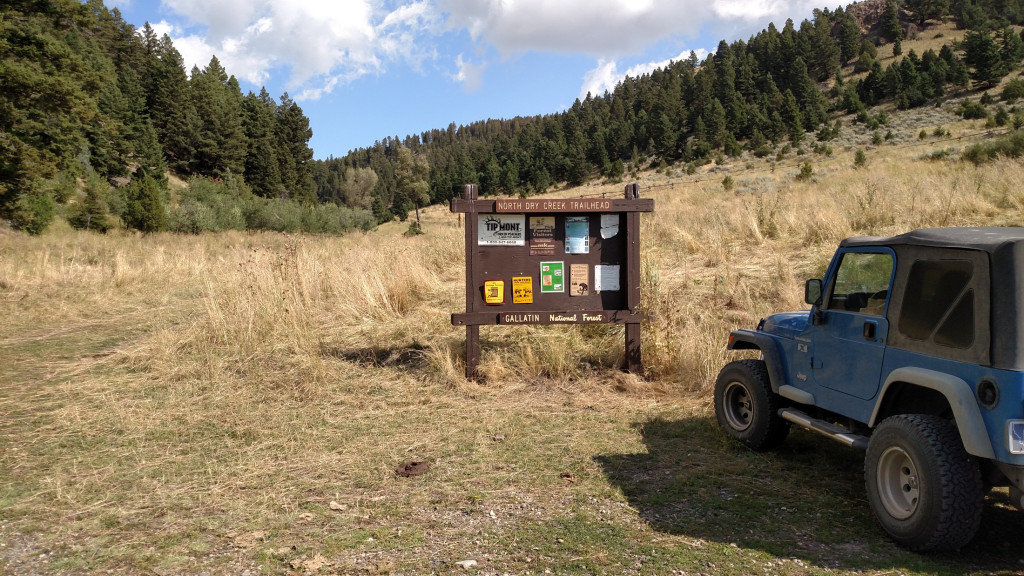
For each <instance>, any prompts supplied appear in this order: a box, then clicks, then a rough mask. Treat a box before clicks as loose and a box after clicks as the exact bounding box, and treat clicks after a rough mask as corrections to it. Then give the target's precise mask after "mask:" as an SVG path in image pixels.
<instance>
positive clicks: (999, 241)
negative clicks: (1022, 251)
mask: <svg viewBox="0 0 1024 576" xmlns="http://www.w3.org/2000/svg"><path fill="white" fill-rule="evenodd" d="M1017 242H1024V228H999V227H989V228H922V229H920V230H913V231H911V232H907V233H906V234H900V235H899V236H889V237H877V236H858V237H855V238H847V239H846V240H843V241H842V242H841V243H840V244H839V245H840V246H844V247H846V246H930V247H936V248H963V249H968V250H982V251H985V252H988V253H990V254H991V253H993V252H995V251H997V250H998V249H999V248H1002V247H1004V246H1006V245H1008V244H1015V243H1017Z"/></svg>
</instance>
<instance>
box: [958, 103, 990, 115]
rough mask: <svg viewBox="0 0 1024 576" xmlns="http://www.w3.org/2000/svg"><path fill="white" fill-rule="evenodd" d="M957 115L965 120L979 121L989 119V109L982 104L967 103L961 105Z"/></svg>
mask: <svg viewBox="0 0 1024 576" xmlns="http://www.w3.org/2000/svg"><path fill="white" fill-rule="evenodd" d="M956 112H957V114H959V115H960V117H961V118H963V119H964V120H979V119H982V118H988V109H987V108H985V106H984V105H983V104H982V103H980V102H974V101H971V100H968V101H965V102H963V103H962V104H960V107H959V108H958V109H957V111H956Z"/></svg>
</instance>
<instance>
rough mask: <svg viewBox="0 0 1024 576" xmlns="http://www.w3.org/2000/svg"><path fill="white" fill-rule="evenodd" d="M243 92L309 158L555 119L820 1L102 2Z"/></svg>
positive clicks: (798, 15)
mask: <svg viewBox="0 0 1024 576" xmlns="http://www.w3.org/2000/svg"><path fill="white" fill-rule="evenodd" d="M106 4H107V6H108V7H110V8H113V7H117V8H118V9H119V10H120V11H121V14H122V16H123V17H124V19H125V20H126V21H128V22H130V23H132V24H134V25H136V26H137V27H139V28H141V27H142V25H143V24H144V23H145V22H147V21H148V22H149V23H150V24H151V25H152V26H153V27H154V28H155V29H156V31H157V32H158V34H164V33H166V34H168V35H170V37H171V39H172V40H173V41H174V45H175V47H176V48H177V49H178V50H179V51H180V52H181V53H182V56H183V57H184V58H185V62H186V67H187V68H188V69H191V67H192V65H193V64H197V65H198V66H199V67H200V68H202V67H204V66H205V65H206V64H207V63H209V61H210V57H211V56H212V55H216V56H217V58H218V59H220V61H221V63H222V64H223V65H224V67H225V68H226V69H227V71H228V74H233V75H234V76H235V77H237V78H238V80H239V82H240V83H241V86H242V91H243V92H248V91H249V90H252V91H254V92H259V89H260V87H261V86H266V88H267V91H268V92H269V93H270V94H271V95H272V96H273V97H274V98H278V97H280V96H281V94H283V93H284V92H288V94H289V95H290V96H291V97H292V98H293V99H294V100H295V101H296V102H298V103H299V105H300V106H301V107H302V109H303V111H304V112H305V113H306V116H307V117H309V119H310V125H311V127H312V128H313V138H312V140H310V146H311V147H312V148H313V151H314V154H315V155H316V157H317V158H321V159H322V158H327V157H329V156H335V157H340V156H344V155H345V154H346V153H347V152H348V151H349V150H351V149H355V148H359V147H367V146H372V145H373V143H374V142H375V141H377V140H382V139H383V138H385V137H387V136H398V137H400V138H403V137H405V136H406V135H407V134H417V133H420V132H423V131H426V130H429V129H431V128H445V127H447V126H448V125H449V124H450V123H452V122H454V123H455V124H457V125H458V124H468V123H470V122H473V121H476V120H485V119H488V118H512V117H515V116H531V115H536V114H548V113H553V112H558V111H561V110H564V109H565V108H567V107H569V106H571V105H572V103H573V101H574V100H575V99H576V98H582V97H584V96H585V95H586V94H587V92H588V91H590V92H592V93H593V94H595V95H599V94H601V93H603V92H604V90H606V89H607V90H611V89H613V88H614V86H615V84H616V83H617V82H618V81H619V80H621V79H622V78H623V77H624V76H625V75H627V74H629V75H631V76H635V75H637V74H640V73H644V72H648V71H650V70H652V69H654V68H655V67H657V66H660V65H664V64H665V63H667V62H668V61H669V60H671V59H679V58H680V57H683V58H685V57H686V56H687V55H689V53H690V51H691V50H692V51H694V52H695V53H696V54H697V55H698V56H699V57H701V58H703V57H704V56H705V55H706V54H707V52H708V51H713V50H714V49H715V48H716V47H717V46H718V42H719V40H722V39H725V40H727V41H730V42H731V41H733V40H736V39H743V40H746V39H748V38H749V37H750V36H751V35H753V34H756V33H757V32H759V31H760V30H762V29H764V28H767V26H768V23H769V22H775V23H776V26H777V27H779V28H781V27H782V25H783V23H784V22H785V21H786V19H787V18H792V19H793V21H794V22H795V23H796V24H798V25H799V22H800V21H801V20H803V19H805V18H808V19H809V18H811V17H812V10H813V9H814V8H821V7H826V6H828V7H830V8H834V7H836V6H839V5H842V4H841V3H833V4H829V3H827V2H825V1H823V0H702V1H700V2H697V1H691V0H335V1H331V0H106Z"/></svg>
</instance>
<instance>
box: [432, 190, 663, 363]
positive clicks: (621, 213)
mask: <svg viewBox="0 0 1024 576" xmlns="http://www.w3.org/2000/svg"><path fill="white" fill-rule="evenodd" d="M639 190H640V189H639V186H638V185H637V184H630V185H628V186H626V190H625V198H622V199H610V198H585V199H579V198H578V199H502V200H480V199H478V198H477V187H476V185H475V184H467V185H466V186H465V188H464V194H463V197H462V198H454V199H452V202H451V211H452V212H455V213H464V214H466V218H465V222H466V230H465V232H466V311H465V313H457V314H452V324H453V325H455V326H465V327H466V376H467V377H468V378H475V377H476V374H477V366H478V364H479V361H480V326H481V325H496V324H606V323H617V324H625V327H626V329H625V333H626V334H625V347H626V368H627V370H629V371H630V372H632V373H634V374H639V373H641V372H642V371H643V364H642V361H641V353H640V324H641V321H642V314H641V313H640V311H639V305H640V213H641V212H653V211H654V200H653V199H649V198H640V197H639Z"/></svg>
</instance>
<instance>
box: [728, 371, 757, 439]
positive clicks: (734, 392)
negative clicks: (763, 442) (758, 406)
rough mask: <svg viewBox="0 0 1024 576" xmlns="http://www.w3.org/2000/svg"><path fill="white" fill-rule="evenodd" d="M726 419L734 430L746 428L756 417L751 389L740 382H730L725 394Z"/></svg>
mask: <svg viewBox="0 0 1024 576" xmlns="http://www.w3.org/2000/svg"><path fill="white" fill-rule="evenodd" d="M723 396H724V397H723V400H724V404H725V419H726V420H728V421H729V426H731V427H732V428H733V429H734V430H740V431H742V430H746V429H747V428H750V423H751V421H752V420H753V419H754V408H753V401H752V399H751V398H750V391H749V390H747V387H746V386H744V385H743V384H742V383H740V382H729V385H728V386H726V388H725V394H724V395H723Z"/></svg>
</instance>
